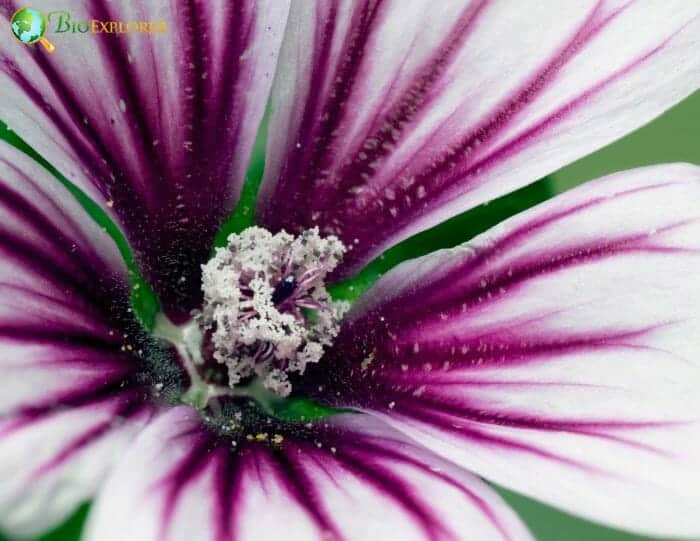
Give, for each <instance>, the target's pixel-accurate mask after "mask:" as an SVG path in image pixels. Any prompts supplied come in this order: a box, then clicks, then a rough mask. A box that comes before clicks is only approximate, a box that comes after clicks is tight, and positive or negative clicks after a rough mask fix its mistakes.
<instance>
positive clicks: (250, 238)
mask: <svg viewBox="0 0 700 541" xmlns="http://www.w3.org/2000/svg"><path fill="white" fill-rule="evenodd" d="M344 252H345V248H344V246H343V244H342V243H341V242H340V240H338V239H337V238H336V237H332V236H331V237H325V238H323V237H321V236H320V235H319V233H318V229H316V228H314V229H309V230H306V231H304V232H303V233H301V234H300V235H298V236H293V235H290V234H288V233H286V232H284V231H283V232H280V233H277V234H274V235H273V234H272V233H270V232H269V231H267V230H266V229H262V228H260V227H250V228H248V229H246V230H245V231H243V232H242V233H240V234H232V235H230V236H229V238H228V245H227V246H226V247H225V248H218V249H217V251H216V254H215V255H214V257H212V259H211V260H210V261H209V262H208V263H207V264H206V265H203V266H202V290H203V292H204V302H203V304H202V308H201V310H198V311H196V312H195V313H194V314H193V316H194V318H193V321H192V322H191V323H190V324H188V325H186V326H184V327H179V328H175V327H173V326H172V325H170V326H168V324H167V323H165V324H164V323H163V322H162V321H161V325H160V329H161V332H160V333H159V334H160V336H161V337H162V338H166V339H167V340H169V341H170V342H172V343H173V344H175V346H176V347H177V349H178V351H179V352H180V356H181V358H183V362H184V363H185V364H186V365H187V366H186V367H185V368H187V370H188V372H189V373H190V379H191V380H192V387H193V388H194V387H198V389H197V393H198V398H197V399H196V400H195V401H198V402H200V403H202V402H203V403H204V404H205V403H206V401H207V399H208V398H210V397H211V396H221V395H231V396H239V395H246V394H247V395H249V396H256V393H258V394H259V391H261V390H262V391H263V393H267V394H270V393H272V394H273V395H275V396H278V397H287V396H289V394H290V393H291V392H292V382H291V381H290V377H289V376H290V374H299V375H301V374H303V373H304V371H305V370H306V367H307V365H308V364H309V363H317V362H319V360H320V359H321V357H322V356H323V353H324V349H325V348H326V347H328V346H330V345H331V344H332V341H333V339H334V338H335V336H336V335H337V334H338V329H339V327H340V320H341V318H342V316H343V314H344V313H345V311H346V310H347V308H348V305H347V303H344V302H336V301H333V300H332V299H331V297H330V295H329V293H328V291H326V288H325V286H324V280H325V278H326V276H327V274H328V273H329V272H330V271H332V270H333V269H334V268H335V267H336V265H337V264H338V263H339V262H340V260H341V258H342V256H343V254H344ZM229 389H230V391H228V390H229ZM192 390H193V389H190V391H192ZM202 394H204V395H205V396H201V395H202ZM204 404H202V405H204Z"/></svg>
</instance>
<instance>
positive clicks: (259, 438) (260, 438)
mask: <svg viewBox="0 0 700 541" xmlns="http://www.w3.org/2000/svg"><path fill="white" fill-rule="evenodd" d="M255 441H267V432H260V433H259V434H256V435H255Z"/></svg>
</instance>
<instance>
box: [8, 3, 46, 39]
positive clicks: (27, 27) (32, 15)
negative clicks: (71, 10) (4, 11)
mask: <svg viewBox="0 0 700 541" xmlns="http://www.w3.org/2000/svg"><path fill="white" fill-rule="evenodd" d="M10 24H11V25H12V33H13V34H14V35H15V37H16V38H17V39H18V40H20V41H21V42H22V43H27V44H29V43H35V42H37V41H39V40H40V39H41V37H42V36H43V35H44V33H45V32H46V21H45V20H44V16H43V15H42V14H41V12H40V11H38V10H36V9H34V8H22V9H20V10H19V11H17V12H16V13H15V14H14V15H13V16H12V20H11V21H10Z"/></svg>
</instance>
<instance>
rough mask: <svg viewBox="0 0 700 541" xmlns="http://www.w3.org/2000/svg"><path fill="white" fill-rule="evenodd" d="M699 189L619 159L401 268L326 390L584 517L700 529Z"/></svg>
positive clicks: (683, 178)
mask: <svg viewBox="0 0 700 541" xmlns="http://www.w3.org/2000/svg"><path fill="white" fill-rule="evenodd" d="M698 201H700V168H698V167H695V166H689V165H669V166H657V167H650V168H643V169H638V170H633V171H627V172H624V173H619V174H617V175H613V176H611V177H608V178H605V179H602V180H599V181H596V182H592V183H589V184H587V185H585V186H584V187H581V188H579V189H576V190H573V191H570V192H567V193H565V194H562V195H560V196H557V197H556V198H554V199H552V200H551V201H549V202H547V203H545V204H543V205H540V206H539V207H536V208H534V209H532V210H530V211H527V212H524V213H522V214H520V215H518V216H516V217H514V218H512V219H511V220H508V221H507V222H505V223H503V224H502V225H500V226H498V227H496V228H495V229H493V230H491V231H489V232H487V233H485V234H484V235H482V236H480V237H477V238H476V239H474V240H473V241H471V242H469V243H467V244H466V245H464V246H462V247H459V248H456V249H454V250H447V251H442V252H437V253H435V254H431V255H429V256H426V257H424V258H421V259H418V260H414V261H409V262H406V263H404V264H402V265H400V266H398V267H397V268H396V269H394V270H392V271H391V272H390V273H388V274H387V275H386V276H385V277H384V278H382V279H381V280H380V281H379V282H378V283H377V285H376V286H375V287H374V288H373V289H371V290H370V291H368V293H367V295H366V297H365V300H364V301H363V302H362V303H361V304H360V305H359V306H358V307H356V308H355V309H354V311H353V312H352V313H351V314H350V319H349V322H348V323H347V324H346V327H345V328H343V329H342V330H341V334H340V335H339V337H338V339H337V341H336V342H335V343H334V346H333V348H334V350H333V351H332V352H331V353H330V355H329V356H328V358H327V359H326V360H324V362H326V363H327V364H326V366H324V369H325V370H327V371H329V372H331V373H332V374H333V375H334V377H333V381H332V382H330V386H329V387H328V388H327V389H326V391H324V392H325V393H327V394H326V395H325V396H326V397H328V396H335V395H337V398H336V401H337V402H338V403H341V404H343V405H351V406H352V405H354V406H356V407H361V408H364V409H365V410H368V411H370V410H371V411H374V412H375V414H376V415H378V416H379V417H381V418H382V419H384V420H385V421H387V422H388V423H390V424H392V425H393V426H395V427H397V428H399V429H401V430H402V431H404V432H405V433H407V434H410V435H411V436H412V437H414V438H415V439H416V441H419V442H420V443H422V444H424V445H426V446H427V447H429V448H430V449H432V450H434V451H436V452H438V454H441V455H443V456H445V457H447V458H449V459H451V460H454V461H455V462H457V463H459V464H460V465H462V466H464V467H466V468H468V469H469V470H471V471H474V472H476V473H477V474H479V475H482V476H483V477H485V478H487V479H490V480H492V481H495V482H497V483H499V484H502V485H504V486H506V487H509V488H512V489H514V490H517V491H521V492H523V493H525V494H527V495H529V496H532V497H535V498H538V499H541V500H543V501H545V502H548V503H550V504H553V505H556V506H559V507H562V508H564V509H566V510H569V511H572V512H575V513H577V514H581V515H583V516H585V517H588V518H589V519H592V520H595V521H602V522H605V523H608V524H611V525H615V526H618V527H622V528H626V529H630V530H635V531H640V532H646V533H651V534H657V535H680V536H697V535H699V534H700V393H698V388H700V358H699V357H698V351H700V278H699V276H700V274H699V271H700V207H699V206H698ZM363 361H364V364H363ZM334 382H339V383H337V384H336V383H334Z"/></svg>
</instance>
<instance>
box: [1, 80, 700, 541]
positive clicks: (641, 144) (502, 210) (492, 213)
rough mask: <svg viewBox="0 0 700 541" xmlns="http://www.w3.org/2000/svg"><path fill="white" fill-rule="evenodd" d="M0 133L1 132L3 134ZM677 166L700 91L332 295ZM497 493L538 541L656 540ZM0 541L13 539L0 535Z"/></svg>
mask: <svg viewBox="0 0 700 541" xmlns="http://www.w3.org/2000/svg"><path fill="white" fill-rule="evenodd" d="M2 136H3V135H2V133H0V137H2ZM262 151H263V145H262V138H261V140H260V141H259V144H258V149H257V152H256V157H254V159H253V161H252V163H251V169H250V173H249V184H248V185H247V186H246V190H245V193H247V194H248V196H247V197H246V198H244V200H243V201H242V202H241V205H240V206H239V209H238V217H237V218H236V219H234V220H231V222H230V224H229V226H230V228H231V229H239V228H240V227H241V226H243V225H245V223H246V222H247V220H246V216H247V215H249V210H250V208H251V201H252V197H254V193H255V185H256V181H257V180H258V179H259V177H260V174H261V171H262V167H263V161H262V159H263V157H262V154H263V152H262ZM675 161H684V162H692V163H696V164H700V93H696V94H695V95H693V96H692V97H690V98H688V99H686V100H685V101H684V102H683V103H681V104H679V105H677V106H676V107H674V108H673V109H671V110H670V111H668V112H667V113H666V114H664V115H663V116H661V117H660V118H658V119H656V120H655V121H653V122H652V123H650V124H648V125H647V126H645V127H643V128H641V129H640V130H638V131H636V132H635V133H632V134H630V135H629V136H627V137H625V138H624V139H622V140H620V141H618V142H616V143H614V144H613V145H610V146H608V147H606V148H604V149H602V150H600V151H598V152H596V153H594V154H592V155H590V156H587V157H585V158H583V159H581V160H579V161H577V162H575V163H573V164H571V165H569V166H567V167H565V168H563V169H561V170H559V171H557V172H556V173H554V174H552V175H550V176H549V177H548V178H546V179H543V180H541V181H540V182H538V183H536V184H534V185H533V186H531V187H528V188H525V189H523V190H520V191H519V192H517V193H516V194H513V195H510V196H507V197H504V198H501V199H499V200H497V201H495V202H493V203H490V204H489V205H487V206H484V207H481V208H479V209H476V210H474V211H470V212H468V213H466V214H465V215H462V216H459V217H457V218H454V219H453V220H450V221H449V222H448V223H447V224H444V225H442V226H438V227H436V228H435V229H433V230H430V231H428V232H425V233H422V234H420V235H417V236H416V237H414V238H412V239H409V240H408V241H406V242H404V243H402V244H401V245H400V246H398V247H396V248H394V249H392V250H390V251H389V252H388V253H387V254H385V256H384V257H382V258H380V259H378V260H377V261H375V262H373V263H372V264H370V266H369V267H368V269H366V270H365V271H364V272H363V273H362V275H361V276H360V277H359V278H358V279H357V280H355V281H353V282H352V283H350V284H345V285H341V286H339V287H337V288H336V289H335V291H334V294H335V295H336V296H340V297H349V298H351V297H355V296H356V295H357V294H358V292H359V291H360V290H362V289H364V287H366V286H367V285H368V284H369V283H371V282H372V281H373V280H374V279H376V277H377V276H378V275H379V274H380V273H381V272H383V271H385V270H386V269H387V268H390V267H391V266H393V265H394V264H396V263H397V262H398V261H401V260H403V259H406V258H408V257H414V256H416V255H420V254H422V253H426V252H428V251H432V250H434V249H436V248H440V247H443V246H453V245H455V244H459V243H461V242H463V241H465V240H467V239H468V238H470V237H471V236H473V235H474V234H476V233H479V232H481V231H483V230H484V229H487V228H488V227H490V226H491V225H494V224H495V223H497V222H498V221H500V220H502V219H504V218H506V217H507V216H509V215H512V214H514V213H515V212H518V211H520V210H523V209H525V208H528V207H530V206H532V205H533V204H536V203H538V202H539V201H542V200H544V199H547V198H549V197H551V196H552V195H554V194H556V193H559V192H561V191H564V190H566V189H569V188H571V187H573V186H575V185H577V184H580V183H582V182H585V181H587V180H590V179H593V178H596V177H599V176H601V175H604V174H606V173H610V172H613V171H619V170H623V169H629V168H631V167H637V166H642V165H649V164H654V163H662V162H675ZM698 203H699V204H700V202H698ZM499 490H500V492H501V494H502V495H503V496H504V497H505V499H506V500H507V501H508V502H509V503H510V504H511V505H512V506H513V507H514V508H515V510H516V511H517V512H518V513H519V514H520V515H521V517H522V518H523V519H524V520H525V522H526V523H527V524H528V526H529V527H530V529H531V530H532V532H533V534H534V536H535V538H536V539H538V540H540V541H635V540H637V541H641V540H647V541H649V540H650V539H652V538H647V537H640V536H635V535H631V534H628V533H623V532H619V531H615V530H611V529H608V528H604V527H602V526H599V525H596V524H592V523H590V522H587V521H584V520H581V519H578V518H575V517H572V516H570V515H567V514H564V513H561V512H559V511H556V510H554V509H552V508H551V507H548V506H545V505H542V504H540V503H537V502H534V501H532V500H529V499H527V498H524V497H522V496H519V495H517V494H513V493H511V492H509V491H506V490H502V489H499ZM87 510H88V506H87V505H86V506H84V507H82V508H81V509H80V510H79V511H78V512H77V513H76V515H74V516H73V517H72V518H71V519H70V520H69V521H68V522H66V523H65V524H64V525H63V526H61V527H60V528H58V529H57V530H56V531H54V532H52V533H49V534H47V535H44V536H41V537H40V538H38V540H41V541H77V540H78V539H79V537H80V531H81V527H82V524H83V522H84V519H85V516H86V514H87ZM0 541H12V540H8V539H7V538H5V537H3V536H2V534H0ZM125 541H128V540H125Z"/></svg>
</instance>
